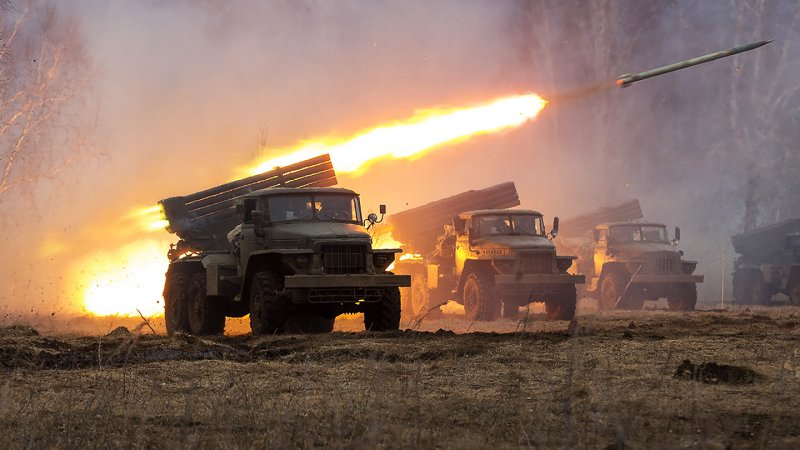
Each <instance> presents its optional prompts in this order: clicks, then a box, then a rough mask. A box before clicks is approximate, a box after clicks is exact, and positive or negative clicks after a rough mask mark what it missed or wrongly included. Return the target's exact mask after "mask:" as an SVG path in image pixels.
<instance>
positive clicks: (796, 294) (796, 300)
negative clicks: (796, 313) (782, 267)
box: [789, 274, 800, 306]
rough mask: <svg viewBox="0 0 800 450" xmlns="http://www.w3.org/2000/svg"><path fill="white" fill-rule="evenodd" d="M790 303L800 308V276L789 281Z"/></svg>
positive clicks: (796, 275)
mask: <svg viewBox="0 0 800 450" xmlns="http://www.w3.org/2000/svg"><path fill="white" fill-rule="evenodd" d="M789 302H791V303H792V305H795V306H800V276H798V274H795V275H794V276H793V277H792V279H791V280H789Z"/></svg>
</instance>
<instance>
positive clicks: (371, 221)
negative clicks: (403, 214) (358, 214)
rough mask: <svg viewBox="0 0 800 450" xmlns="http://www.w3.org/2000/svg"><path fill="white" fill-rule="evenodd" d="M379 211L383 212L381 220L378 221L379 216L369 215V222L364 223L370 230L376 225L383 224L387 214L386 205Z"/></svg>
mask: <svg viewBox="0 0 800 450" xmlns="http://www.w3.org/2000/svg"><path fill="white" fill-rule="evenodd" d="M378 210H379V211H380V212H381V218H380V220H378V215H377V214H375V213H369V215H367V220H366V221H364V226H365V227H367V229H368V230H369V229H370V228H372V226H373V225H375V224H376V223H381V222H383V216H384V215H385V214H386V205H381V206H380V207H379V208H378Z"/></svg>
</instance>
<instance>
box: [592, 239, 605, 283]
mask: <svg viewBox="0 0 800 450" xmlns="http://www.w3.org/2000/svg"><path fill="white" fill-rule="evenodd" d="M594 237H595V243H594V276H596V277H599V276H600V272H602V270H603V264H605V263H606V261H608V255H607V253H606V251H607V250H608V230H607V229H599V230H597V231H596V233H595V236H594Z"/></svg>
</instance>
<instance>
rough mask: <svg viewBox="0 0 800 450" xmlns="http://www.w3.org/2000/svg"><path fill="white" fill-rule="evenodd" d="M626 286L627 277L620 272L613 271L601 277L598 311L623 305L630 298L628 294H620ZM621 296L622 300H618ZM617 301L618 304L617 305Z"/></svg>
mask: <svg viewBox="0 0 800 450" xmlns="http://www.w3.org/2000/svg"><path fill="white" fill-rule="evenodd" d="M627 284H628V276H627V275H626V274H623V273H621V272H617V271H613V272H609V273H607V274H604V275H603V278H601V279H600V302H599V305H600V309H606V310H608V309H614V308H616V307H617V306H621V305H623V304H625V303H626V302H627V301H628V300H629V299H628V297H630V293H629V292H625V295H624V296H622V292H623V291H624V290H625V286H627ZM620 296H622V298H620ZM617 300H619V304H617Z"/></svg>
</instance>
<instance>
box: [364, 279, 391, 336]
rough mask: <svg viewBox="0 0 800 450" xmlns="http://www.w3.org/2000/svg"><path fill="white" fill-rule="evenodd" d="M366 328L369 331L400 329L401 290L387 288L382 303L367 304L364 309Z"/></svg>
mask: <svg viewBox="0 0 800 450" xmlns="http://www.w3.org/2000/svg"><path fill="white" fill-rule="evenodd" d="M364 328H366V329H367V330H368V331H394V330H399V329H400V288H396V287H392V288H386V289H384V290H383V295H382V297H381V301H380V302H377V303H367V305H366V308H365V309H364Z"/></svg>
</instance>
